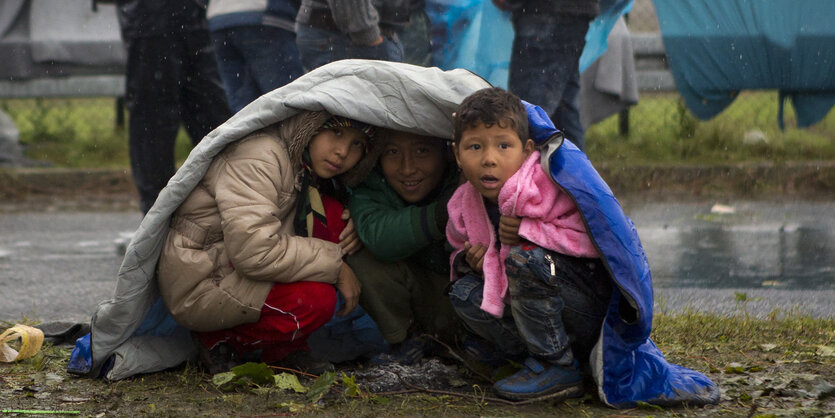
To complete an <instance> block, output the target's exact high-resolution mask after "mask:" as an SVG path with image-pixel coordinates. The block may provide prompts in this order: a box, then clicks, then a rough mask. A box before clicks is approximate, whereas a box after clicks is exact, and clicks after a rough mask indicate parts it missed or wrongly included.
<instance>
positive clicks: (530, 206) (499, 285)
mask: <svg viewBox="0 0 835 418" xmlns="http://www.w3.org/2000/svg"><path fill="white" fill-rule="evenodd" d="M447 209H448V210H449V222H448V223H447V228H446V235H447V239H448V240H449V243H450V244H451V245H452V246H453V248H454V249H455V251H453V253H452V255H451V256H450V264H452V262H453V261H454V260H455V257H456V256H457V255H458V254H459V253H460V252H461V251H463V250H464V243H466V242H469V243H470V244H472V245H477V244H481V245H484V246H486V247H487V252H486V253H485V255H484V267H483V270H484V293H483V300H482V303H481V309H482V310H483V311H485V312H487V313H489V314H491V315H493V316H495V317H501V316H502V314H503V313H504V305H505V302H504V299H505V296H506V295H507V275H506V273H505V267H504V260H505V259H506V258H507V255H508V253H509V252H510V247H508V246H502V245H500V243H499V242H497V241H496V234H495V232H494V230H493V225H492V224H491V223H490V219H489V218H488V216H487V210H486V209H485V207H484V198H483V197H482V196H481V194H480V193H479V192H478V190H476V188H475V187H473V185H472V184H470V183H469V182H467V183H464V184H462V185H461V186H459V187H458V190H456V191H455V194H454V195H453V196H452V199H450V201H449V203H448V204H447ZM499 211H500V212H501V213H502V215H505V216H516V217H520V218H522V222H521V224H520V225H519V236H521V237H522V238H524V239H526V240H528V241H530V242H532V243H534V244H536V245H538V246H540V247H543V248H546V249H548V250H551V251H556V252H558V253H561V254H566V255H570V256H574V257H598V252H597V249H596V248H595V247H594V244H593V243H592V242H591V239H590V238H589V236H588V233H587V232H586V227H585V225H584V224H583V218H582V217H581V215H580V212H579V211H578V210H577V206H576V205H575V204H574V201H573V200H571V197H569V196H568V195H567V194H566V193H565V192H563V191H562V189H560V188H559V187H558V186H557V185H556V183H554V182H553V181H552V180H551V178H550V177H549V176H548V175H547V174H546V173H545V171H544V170H543V169H542V166H541V165H540V163H539V151H534V152H533V153H531V155H530V156H529V157H528V158H527V159H526V160H525V162H524V163H523V164H522V167H520V168H519V170H518V171H516V173H515V174H514V175H513V176H511V177H510V178H509V179H508V180H507V182H505V184H504V186H502V189H501V191H500V192H499ZM453 267H454V266H453ZM451 278H452V280H455V279H456V278H457V277H456V274H455V271H454V269H453V270H452V271H451Z"/></svg>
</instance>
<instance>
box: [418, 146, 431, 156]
mask: <svg viewBox="0 0 835 418" xmlns="http://www.w3.org/2000/svg"><path fill="white" fill-rule="evenodd" d="M428 153H429V148H426V147H422V148H418V149H417V154H418V155H424V154H428Z"/></svg>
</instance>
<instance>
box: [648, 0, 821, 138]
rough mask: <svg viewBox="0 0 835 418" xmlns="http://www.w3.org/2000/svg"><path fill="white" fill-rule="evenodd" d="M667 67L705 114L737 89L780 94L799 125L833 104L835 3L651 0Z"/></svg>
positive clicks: (718, 107) (696, 111)
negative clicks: (787, 100)
mask: <svg viewBox="0 0 835 418" xmlns="http://www.w3.org/2000/svg"><path fill="white" fill-rule="evenodd" d="M654 3H655V8H656V12H657V14H658V23H659V24H660V26H661V35H662V37H663V39H664V46H665V49H666V50H667V57H668V59H669V63H670V68H671V69H672V72H673V77H674V78H675V81H676V86H677V88H678V91H679V93H681V95H682V97H683V98H684V102H685V104H686V105H687V108H688V109H690V111H691V112H693V114H694V115H696V116H697V117H698V118H700V119H710V118H712V117H714V116H716V115H717V114H719V112H721V111H722V110H723V109H725V108H726V107H727V106H728V105H730V104H731V103H732V102H733V101H734V99H735V98H736V96H737V94H738V92H739V91H740V90H745V89H777V90H779V91H780V112H779V116H778V118H779V120H778V122H779V124H780V127H781V128H783V104H784V102H785V100H786V99H790V100H791V101H792V104H793V106H794V109H795V111H796V113H797V124H798V125H799V126H801V127H805V126H809V125H812V124H815V123H817V122H818V121H820V120H821V119H822V118H823V117H824V116H826V114H827V113H828V112H829V109H831V108H832V106H833V105H835V24H833V22H835V2H833V1H808V0H800V1H797V0H723V1H709V0H689V1H679V0H654Z"/></svg>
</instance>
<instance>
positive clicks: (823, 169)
mask: <svg viewBox="0 0 835 418" xmlns="http://www.w3.org/2000/svg"><path fill="white" fill-rule="evenodd" d="M596 168H597V170H598V172H600V175H601V176H602V177H603V179H604V180H606V182H607V183H608V184H609V187H611V189H612V191H613V192H614V193H615V196H622V195H628V196H638V197H641V196H645V197H648V198H654V199H657V198H666V197H671V198H680V197H694V198H704V197H710V198H716V197H735V198H763V197H774V196H783V197H798V198H825V199H832V198H835V161H815V162H803V163H782V164H777V163H745V164H734V165H714V166H705V165H661V164H658V165H632V166H627V165H612V164H598V165H596ZM135 193H136V189H135V187H134V186H133V179H132V178H131V175H130V171H129V170H127V169H121V168H119V169H65V168H0V199H25V198H28V197H33V196H59V197H72V196H90V195H94V196H107V195H116V194H122V195H124V194H135Z"/></svg>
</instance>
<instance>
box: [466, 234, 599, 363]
mask: <svg viewBox="0 0 835 418" xmlns="http://www.w3.org/2000/svg"><path fill="white" fill-rule="evenodd" d="M552 268H553V270H552ZM505 269H506V271H507V281H508V292H509V293H510V301H509V306H506V307H505V310H504V315H503V316H502V317H501V318H496V317H494V316H492V315H490V314H488V313H487V312H484V311H482V310H481V308H480V306H481V301H482V300H483V297H482V294H483V292H484V280H483V279H482V278H481V276H476V275H474V274H468V275H466V276H464V277H462V278H460V279H458V280H456V281H455V282H454V283H453V284H452V286H451V287H450V292H449V295H450V300H451V301H452V306H453V308H454V309H455V312H456V313H457V314H458V316H459V317H460V318H461V319H462V320H463V322H464V324H465V326H466V327H467V328H468V329H469V331H470V332H472V333H474V334H476V335H478V336H480V337H482V338H484V339H486V340H487V341H490V342H492V343H493V344H495V345H496V347H497V348H499V350H501V351H502V352H504V353H505V354H507V355H509V356H520V355H529V356H533V357H536V358H538V359H541V360H545V361H547V362H549V363H552V364H559V365H562V366H569V365H571V364H572V363H573V362H574V359H575V358H577V360H579V361H580V362H585V361H587V360H588V356H589V353H591V350H592V348H593V347H594V344H595V343H596V341H597V338H598V337H599V335H600V327H601V325H602V324H603V318H604V317H605V315H606V310H607V308H608V306H609V298H610V297H611V292H612V280H611V279H610V278H609V273H608V272H607V271H606V269H605V267H604V266H603V263H602V262H601V261H600V260H599V259H593V258H576V257H570V256H567V255H563V254H559V253H555V252H552V251H547V250H545V249H542V248H540V247H536V246H532V245H527V246H524V247H523V246H515V247H513V248H512V249H511V250H510V254H508V256H507V259H506V260H505Z"/></svg>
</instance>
